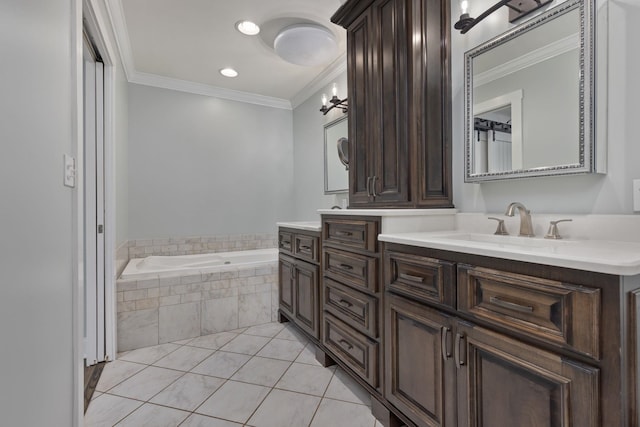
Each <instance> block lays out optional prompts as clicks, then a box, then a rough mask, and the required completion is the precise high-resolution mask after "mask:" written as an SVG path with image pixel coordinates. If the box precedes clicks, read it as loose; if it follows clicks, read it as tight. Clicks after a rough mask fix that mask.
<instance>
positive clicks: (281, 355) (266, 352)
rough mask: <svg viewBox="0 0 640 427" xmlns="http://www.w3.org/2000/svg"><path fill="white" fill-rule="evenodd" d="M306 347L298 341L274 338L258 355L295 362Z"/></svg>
mask: <svg viewBox="0 0 640 427" xmlns="http://www.w3.org/2000/svg"><path fill="white" fill-rule="evenodd" d="M304 347H305V344H303V343H300V342H298V341H290V340H283V339H278V338H274V339H272V340H271V341H269V343H268V344H267V345H265V346H264V347H263V348H262V350H260V351H259V352H258V354H257V355H258V356H261V357H271V358H273V359H281V360H288V361H290V362H293V361H294V360H296V358H297V357H298V356H299V355H300V353H301V352H302V349H304Z"/></svg>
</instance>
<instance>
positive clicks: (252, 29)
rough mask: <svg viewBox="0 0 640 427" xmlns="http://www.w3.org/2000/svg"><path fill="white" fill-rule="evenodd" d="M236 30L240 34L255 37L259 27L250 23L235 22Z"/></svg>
mask: <svg viewBox="0 0 640 427" xmlns="http://www.w3.org/2000/svg"><path fill="white" fill-rule="evenodd" d="M236 29H237V30H238V31H240V32H241V33H242V34H246V35H248V36H255V35H256V34H258V33H259V32H260V27H259V26H258V24H256V23H255V22H251V21H240V22H237V23H236Z"/></svg>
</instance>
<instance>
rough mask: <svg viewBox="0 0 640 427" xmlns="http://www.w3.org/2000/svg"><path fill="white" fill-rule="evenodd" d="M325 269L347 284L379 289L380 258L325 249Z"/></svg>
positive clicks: (373, 289) (367, 288)
mask: <svg viewBox="0 0 640 427" xmlns="http://www.w3.org/2000/svg"><path fill="white" fill-rule="evenodd" d="M323 261H324V271H325V273H326V274H328V275H330V276H334V278H337V279H339V280H340V281H342V282H344V283H346V284H347V285H351V286H354V287H356V288H360V289H364V290H369V291H370V292H374V293H375V292H377V291H378V260H377V258H372V257H368V256H366V255H359V254H354V253H351V252H343V251H340V250H338V249H331V248H325V249H324V260H323Z"/></svg>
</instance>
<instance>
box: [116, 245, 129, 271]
mask: <svg viewBox="0 0 640 427" xmlns="http://www.w3.org/2000/svg"><path fill="white" fill-rule="evenodd" d="M128 262H129V242H128V241H125V242H123V243H121V244H120V246H118V247H117V248H116V264H115V266H116V277H120V274H122V270H124V268H125V267H126V266H127V263H128Z"/></svg>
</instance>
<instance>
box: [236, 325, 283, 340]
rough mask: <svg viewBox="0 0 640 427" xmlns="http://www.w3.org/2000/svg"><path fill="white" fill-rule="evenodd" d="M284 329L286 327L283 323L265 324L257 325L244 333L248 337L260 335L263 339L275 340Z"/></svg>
mask: <svg viewBox="0 0 640 427" xmlns="http://www.w3.org/2000/svg"><path fill="white" fill-rule="evenodd" d="M283 328H284V325H283V324H282V323H265V324H263V325H256V326H252V327H250V328H247V330H246V331H244V333H245V334H247V335H258V336H261V337H269V338H273V337H275V336H276V335H278V334H279V333H280V332H281V331H282V329H283Z"/></svg>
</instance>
